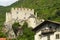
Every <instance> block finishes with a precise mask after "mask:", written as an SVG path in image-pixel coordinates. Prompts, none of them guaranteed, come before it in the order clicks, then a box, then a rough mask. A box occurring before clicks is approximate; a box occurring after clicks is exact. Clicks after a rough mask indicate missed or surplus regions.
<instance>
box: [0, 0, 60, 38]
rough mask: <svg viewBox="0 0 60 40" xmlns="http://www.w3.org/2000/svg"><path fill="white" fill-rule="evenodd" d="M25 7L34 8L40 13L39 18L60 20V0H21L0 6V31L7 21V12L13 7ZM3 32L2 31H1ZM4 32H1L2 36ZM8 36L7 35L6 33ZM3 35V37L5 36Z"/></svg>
mask: <svg viewBox="0 0 60 40" xmlns="http://www.w3.org/2000/svg"><path fill="white" fill-rule="evenodd" d="M12 7H14V8H16V7H23V8H25V7H26V8H31V9H32V8H33V9H35V12H37V13H38V17H39V18H44V19H46V20H54V21H58V22H60V12H59V11H60V0H19V1H18V2H16V3H14V4H12V5H10V6H7V7H2V6H1V7H0V31H1V28H2V26H3V24H4V21H5V13H6V12H9V11H10V10H11V8H12ZM0 33H1V32H0ZM2 35H3V34H2V33H1V34H0V37H1V36H2ZM5 36H6V35H5ZM5 36H2V37H5Z"/></svg>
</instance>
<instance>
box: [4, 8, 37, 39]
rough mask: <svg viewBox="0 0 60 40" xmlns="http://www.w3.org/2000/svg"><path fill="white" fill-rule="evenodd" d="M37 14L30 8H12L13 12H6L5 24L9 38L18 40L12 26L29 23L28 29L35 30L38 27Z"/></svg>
mask: <svg viewBox="0 0 60 40" xmlns="http://www.w3.org/2000/svg"><path fill="white" fill-rule="evenodd" d="M36 21H37V13H35V14H34V9H29V8H12V9H11V12H6V21H5V23H4V25H5V29H6V33H7V32H8V36H9V38H16V35H15V33H14V31H13V29H12V25H13V24H14V23H15V22H18V23H19V24H20V25H21V26H22V25H23V24H24V22H27V23H28V27H29V28H30V27H31V28H35V27H36V25H37V22H36Z"/></svg>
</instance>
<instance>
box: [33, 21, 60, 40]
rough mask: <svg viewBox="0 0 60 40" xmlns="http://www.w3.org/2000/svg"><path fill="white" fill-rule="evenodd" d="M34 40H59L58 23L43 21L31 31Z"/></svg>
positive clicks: (59, 24) (59, 27)
mask: <svg viewBox="0 0 60 40" xmlns="http://www.w3.org/2000/svg"><path fill="white" fill-rule="evenodd" d="M33 31H34V32H35V36H34V40H60V23H57V22H52V21H44V22H42V23H41V24H39V25H38V26H37V27H36V28H34V29H33Z"/></svg>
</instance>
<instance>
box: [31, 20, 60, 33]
mask: <svg viewBox="0 0 60 40" xmlns="http://www.w3.org/2000/svg"><path fill="white" fill-rule="evenodd" d="M46 23H54V24H57V25H60V23H58V22H54V21H50V20H45V21H44V22H42V23H41V24H39V25H38V26H36V27H35V28H34V29H33V30H32V31H34V32H36V31H37V30H39V29H40V28H41V27H42V26H43V25H44V24H46Z"/></svg>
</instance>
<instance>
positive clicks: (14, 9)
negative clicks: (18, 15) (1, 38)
mask: <svg viewBox="0 0 60 40" xmlns="http://www.w3.org/2000/svg"><path fill="white" fill-rule="evenodd" d="M11 11H30V12H34V9H29V8H11Z"/></svg>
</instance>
